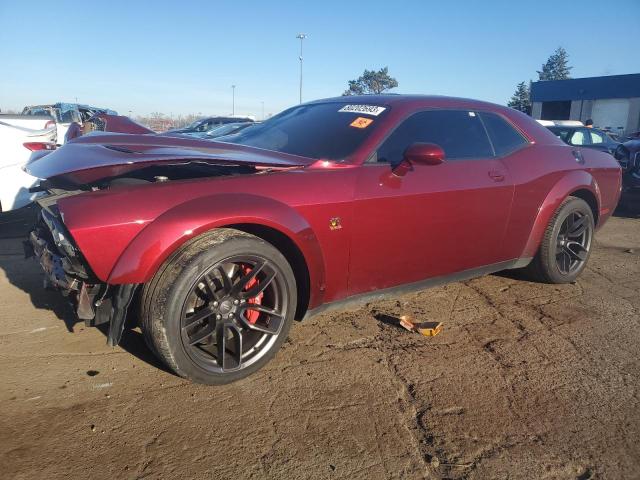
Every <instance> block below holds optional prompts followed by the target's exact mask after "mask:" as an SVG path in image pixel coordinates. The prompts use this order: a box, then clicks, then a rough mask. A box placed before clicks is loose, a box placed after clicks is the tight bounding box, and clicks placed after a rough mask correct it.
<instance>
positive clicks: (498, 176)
mask: <svg viewBox="0 0 640 480" xmlns="http://www.w3.org/2000/svg"><path fill="white" fill-rule="evenodd" d="M489 177H491V179H492V180H493V181H494V182H503V181H504V173H502V172H500V171H498V170H489Z"/></svg>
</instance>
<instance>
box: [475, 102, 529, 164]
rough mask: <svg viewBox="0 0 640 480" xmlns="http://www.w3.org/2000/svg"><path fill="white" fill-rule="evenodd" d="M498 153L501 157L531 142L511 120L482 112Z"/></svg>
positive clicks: (483, 119)
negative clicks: (510, 122)
mask: <svg viewBox="0 0 640 480" xmlns="http://www.w3.org/2000/svg"><path fill="white" fill-rule="evenodd" d="M480 116H481V117H482V121H483V123H484V126H485V128H486V129H487V133H488V134H489V138H490V139H491V142H492V143H493V148H494V150H495V152H496V155H497V156H499V157H501V156H503V155H508V154H510V153H511V152H514V151H516V150H518V149H519V148H522V147H523V146H525V145H527V144H528V143H529V142H528V141H527V139H526V138H524V137H523V136H522V134H521V133H520V132H519V131H517V130H516V129H515V128H514V127H513V126H512V125H511V124H509V122H507V121H506V120H505V119H503V118H502V117H500V116H499V115H496V114H495V113H489V112H482V113H480Z"/></svg>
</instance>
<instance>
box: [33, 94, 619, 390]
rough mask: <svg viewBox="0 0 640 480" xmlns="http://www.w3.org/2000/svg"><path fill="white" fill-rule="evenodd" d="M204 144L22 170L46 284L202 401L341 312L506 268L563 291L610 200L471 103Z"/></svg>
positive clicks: (260, 131)
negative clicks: (316, 317)
mask: <svg viewBox="0 0 640 480" xmlns="http://www.w3.org/2000/svg"><path fill="white" fill-rule="evenodd" d="M220 140H221V141H216V142H213V141H208V140H199V139H191V138H178V137H167V136H157V135H152V134H148V135H128V134H114V133H104V134H92V135H89V136H86V137H80V138H78V139H75V140H73V141H71V142H70V143H68V144H67V145H65V146H63V147H62V148H60V149H58V150H56V151H54V152H52V153H50V154H49V155H47V156H45V157H43V158H40V159H38V160H36V161H34V162H32V163H31V164H29V165H28V166H27V170H28V172H29V173H31V174H32V175H34V176H36V177H38V178H41V179H43V180H42V181H41V182H40V186H39V188H40V189H41V190H45V191H46V192H48V194H47V195H46V196H44V197H42V198H41V199H40V200H39V202H38V203H39V204H40V207H41V214H40V219H39V222H38V224H37V225H36V227H35V228H34V230H33V231H32V232H31V234H30V239H29V241H28V242H27V243H26V244H25V245H26V246H27V250H28V252H27V253H28V254H34V255H35V256H36V257H37V258H38V260H39V262H40V263H41V265H42V267H43V268H44V271H45V273H46V278H47V280H48V282H49V284H51V285H52V286H55V287H56V288H58V289H60V290H62V292H63V293H64V294H65V295H67V296H68V297H70V298H71V299H72V300H73V302H74V304H75V309H76V313H77V315H78V317H79V318H80V319H83V320H85V322H86V323H87V324H88V325H99V324H102V323H109V327H108V342H109V343H110V344H111V345H115V344H117V343H118V342H119V341H120V338H121V336H122V332H123V329H124V327H125V320H126V319H127V318H130V319H131V320H134V321H137V322H139V324H140V325H141V328H142V330H143V332H144V336H145V338H146V341H147V343H148V344H149V346H150V348H151V349H152V350H153V351H154V352H155V353H156V355H157V356H158V357H160V358H161V359H162V361H163V362H164V363H166V364H167V366H168V367H169V368H171V369H172V370H173V371H175V372H176V373H177V374H178V375H180V376H183V377H186V378H189V379H191V380H193V381H195V382H201V383H208V384H222V383H227V382H231V381H234V380H238V379H240V378H243V377H246V376H247V375H249V374H251V373H253V372H255V371H256V370H258V369H259V368H260V367H262V366H263V365H264V364H265V363H267V362H268V361H269V360H270V359H271V358H272V357H273V356H274V355H275V353H276V351H277V350H278V348H279V347H280V346H281V345H282V342H283V341H284V340H285V338H286V336H287V333H288V331H289V328H290V327H291V324H292V322H293V320H294V319H302V318H304V317H309V316H310V315H313V314H315V313H317V312H319V311H321V310H324V309H326V308H327V307H336V306H339V305H341V304H343V302H345V301H362V300H364V299H369V298H371V296H376V295H380V294H381V293H385V294H390V295H399V294H400V293H401V292H405V291H407V290H410V289H422V288H426V287H429V286H433V285H439V284H442V283H445V282H450V281H455V280H462V279H468V278H471V277H476V276H479V275H484V274H487V273H491V272H496V271H499V270H504V269H513V268H523V269H526V271H527V272H528V273H529V274H530V275H531V276H532V277H533V278H534V279H537V280H539V281H543V282H549V283H564V282H571V281H573V280H574V279H575V278H576V277H577V276H578V275H579V274H580V272H581V271H582V270H583V269H584V268H585V265H586V263H587V260H588V258H589V253H590V251H591V248H592V245H593V235H594V231H595V230H596V229H597V228H598V227H600V226H602V224H603V223H604V222H605V221H606V220H607V218H608V217H609V216H610V215H611V213H612V211H613V209H614V208H615V206H616V203H617V202H618V198H619V195H620V178H621V177H620V174H621V172H620V167H619V165H618V163H617V162H616V161H615V159H614V158H613V157H612V156H611V155H608V154H606V153H602V152H598V151H595V150H586V149H585V150H579V149H578V148H576V147H571V146H568V145H565V144H564V143H563V142H562V141H561V140H559V139H558V138H556V137H555V135H554V134H553V133H551V132H550V131H549V130H547V129H546V128H544V127H543V126H541V125H539V124H538V123H537V122H535V121H534V120H533V119H531V118H529V117H527V116H526V115H524V114H521V113H519V112H517V111H515V110H511V109H509V108H505V107H502V106H498V105H493V104H490V103H484V102H479V101H473V100H465V99H456V98H447V97H432V96H404V95H380V96H360V97H341V98H334V99H328V100H320V101H316V102H311V103H307V104H303V105H299V106H296V107H293V108H290V109H288V110H286V111H284V112H282V113H280V114H279V115H277V116H275V117H273V118H271V119H270V120H268V121H266V122H264V123H262V124H260V125H256V126H255V127H252V128H248V129H246V130H244V131H242V132H240V133H239V134H236V135H232V136H228V137H222V138H221V139H220Z"/></svg>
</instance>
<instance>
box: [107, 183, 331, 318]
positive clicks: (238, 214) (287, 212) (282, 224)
mask: <svg viewBox="0 0 640 480" xmlns="http://www.w3.org/2000/svg"><path fill="white" fill-rule="evenodd" d="M211 205H215V207H211ZM216 228H235V229H237V230H241V231H244V232H247V233H250V234H252V235H256V236H257V237H259V238H261V239H263V240H264V241H266V242H268V243H270V244H272V245H273V246H274V247H275V248H277V249H278V250H279V251H280V252H281V253H282V254H283V255H284V256H285V258H287V260H288V261H289V263H290V265H291V267H292V269H293V271H294V275H295V277H296V281H300V287H299V297H300V298H299V301H298V307H297V309H296V318H302V316H304V312H305V311H306V309H307V308H312V307H314V306H316V305H318V304H320V303H322V298H321V297H322V291H321V289H320V288H316V287H319V286H320V285H323V284H324V276H325V273H324V272H325V269H324V258H323V255H322V250H321V248H320V244H319V241H318V239H317V237H316V235H315V233H314V231H313V229H312V228H311V226H310V225H309V223H308V222H307V220H306V219H305V218H304V217H303V216H302V215H301V214H300V213H299V212H298V211H297V210H295V209H294V208H292V207H290V206H288V205H285V204H283V203H281V202H278V201H276V200H273V199H271V198H268V197H262V196H258V195H252V194H219V195H212V196H208V197H205V198H199V199H197V200H190V201H188V202H185V203H183V204H180V205H177V206H175V207H173V208H172V209H170V210H168V211H167V212H165V213H163V214H162V215H160V216H159V217H158V218H156V219H155V220H154V221H152V222H150V223H149V224H148V225H146V226H145V227H144V229H143V230H142V231H141V232H140V233H138V235H137V236H136V237H135V238H134V239H133V240H132V241H131V242H130V243H129V245H128V246H127V247H126V248H125V249H124V251H123V252H122V253H121V254H120V256H119V258H118V260H117V261H116V262H115V264H114V266H113V268H112V269H111V273H110V274H109V277H108V279H107V283H109V284H123V283H146V282H148V281H149V280H151V278H153V276H154V275H155V273H156V272H157V271H158V269H159V268H160V267H161V265H162V264H163V263H164V262H165V261H166V260H167V259H168V258H170V256H171V255H172V254H173V253H174V252H176V251H177V250H178V249H180V248H182V247H183V246H184V245H185V244H186V243H187V242H189V241H191V240H193V239H194V238H196V237H198V236H200V235H202V234H205V233H207V232H209V231H211V230H214V229H216ZM300 314H302V315H300Z"/></svg>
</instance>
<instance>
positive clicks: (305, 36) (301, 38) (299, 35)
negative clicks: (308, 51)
mask: <svg viewBox="0 0 640 480" xmlns="http://www.w3.org/2000/svg"><path fill="white" fill-rule="evenodd" d="M296 38H299V39H300V103H302V41H303V40H304V39H305V38H307V35H306V34H305V33H299V34H298V35H297V36H296Z"/></svg>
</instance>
